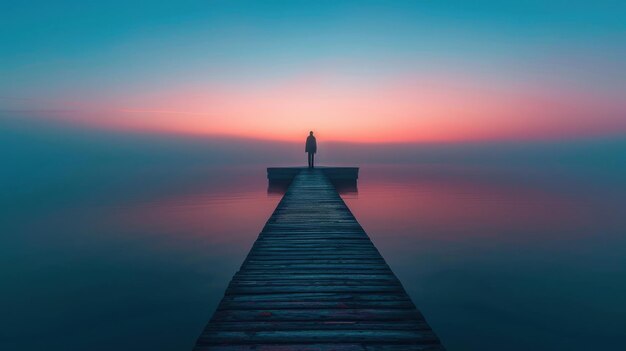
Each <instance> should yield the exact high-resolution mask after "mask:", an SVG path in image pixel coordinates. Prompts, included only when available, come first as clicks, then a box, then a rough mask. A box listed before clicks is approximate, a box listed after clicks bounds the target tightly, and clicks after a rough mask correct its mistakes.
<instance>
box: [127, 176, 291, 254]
mask: <svg viewBox="0 0 626 351" xmlns="http://www.w3.org/2000/svg"><path fill="white" fill-rule="evenodd" d="M257 173H258V174H257ZM227 178H228V179H226V180H224V181H219V182H218V181H215V180H213V179H210V178H209V179H207V180H206V182H205V183H204V184H200V185H199V186H198V187H196V188H190V189H188V190H187V191H184V192H182V193H175V194H171V195H168V196H164V197H160V198H156V199H153V200H151V201H148V202H141V203H136V204H131V205H129V206H125V207H123V208H119V209H118V211H116V212H115V217H116V221H118V222H119V223H121V224H122V225H124V226H126V227H127V228H132V229H133V230H135V231H137V232H138V233H143V235H159V233H166V234H167V235H175V236H176V238H177V239H184V238H188V239H191V240H202V241H205V242H206V241H208V242H210V243H212V244H218V243H219V244H228V243H230V244H233V245H238V246H239V245H241V246H242V247H249V246H250V245H251V244H252V242H253V241H254V239H255V238H256V236H257V235H258V233H259V232H260V231H261V229H262V228H263V225H264V224H265V222H266V221H267V219H268V218H269V216H270V215H271V213H272V211H273V210H274V207H275V206H276V204H277V203H278V201H279V200H280V197H279V196H274V195H268V194H267V188H266V184H265V182H266V180H265V177H264V172H262V173H259V172H255V173H253V174H249V173H248V174H246V170H241V171H235V172H233V175H232V176H230V177H227Z"/></svg>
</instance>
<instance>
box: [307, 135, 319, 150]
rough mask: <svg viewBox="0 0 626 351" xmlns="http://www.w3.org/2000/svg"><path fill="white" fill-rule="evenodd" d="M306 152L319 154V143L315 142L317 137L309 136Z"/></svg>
mask: <svg viewBox="0 0 626 351" xmlns="http://www.w3.org/2000/svg"><path fill="white" fill-rule="evenodd" d="M304 152H309V153H316V152H317V141H315V137H314V136H312V135H309V137H308V138H306V147H305V148H304Z"/></svg>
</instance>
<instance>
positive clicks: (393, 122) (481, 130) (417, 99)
mask: <svg viewBox="0 0 626 351" xmlns="http://www.w3.org/2000/svg"><path fill="white" fill-rule="evenodd" d="M366 83H367V82H363V84H358V82H351V81H346V80H342V79H335V78H334V77H330V78H328V77H326V78H319V77H317V76H311V77H300V78H298V79H293V80H288V81H283V82H279V83H276V84H273V85H270V86H260V85H259V86H246V87H245V88H241V87H229V86H208V87H207V86H199V87H183V88H172V90H167V91H157V92H149V93H145V94H138V95H136V96H131V97H127V98H126V100H125V101H115V102H110V103H107V104H96V105H94V106H95V107H93V108H91V109H90V112H77V113H69V114H67V115H65V116H62V117H61V119H65V120H68V121H70V122H72V123H77V124H82V125H86V126H89V127H96V128H107V129H114V130H121V131H135V132H164V133H176V134H186V135H226V136H237V137H245V138H254V139H269V140H282V141H300V140H301V139H302V138H303V135H304V136H306V135H307V134H308V131H309V130H313V131H315V132H316V135H318V136H320V137H321V138H323V139H324V140H327V141H346V142H374V143H376V142H457V141H481V140H502V139H506V140H511V139H516V140H517V139H522V140H528V139H530V140H532V139H542V138H554V137H556V138H561V137H577V136H594V135H603V134H607V133H616V132H626V118H623V117H624V116H626V103H624V102H616V101H612V100H611V99H609V98H605V97H603V96H601V95H591V94H582V93H577V92H561V91H559V92H555V91H554V90H548V89H543V90H542V89H537V88H534V87H525V88H519V87H518V88H517V89H502V88H501V87H499V86H498V85H497V84H487V83H485V82H481V81H476V80H471V79H460V78H458V77H454V78H448V79H445V78H442V77H437V78H433V77H431V78H428V77H415V78H412V79H395V80H387V81H381V82H371V84H366ZM111 106H119V107H114V108H112V107H111ZM597 117H601V118H597Z"/></svg>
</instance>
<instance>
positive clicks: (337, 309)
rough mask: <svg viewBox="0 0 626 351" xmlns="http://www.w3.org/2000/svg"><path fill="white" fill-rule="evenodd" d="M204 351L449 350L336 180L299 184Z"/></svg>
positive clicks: (258, 246)
mask: <svg viewBox="0 0 626 351" xmlns="http://www.w3.org/2000/svg"><path fill="white" fill-rule="evenodd" d="M195 350H196V351H199V350H205V351H208V350H224V351H243V350H256V351H263V350H276V351H286V350H306V351H315V350H317V351H329V350H334V351H353V350H359V351H367V350H381V351H399V350H407V351H411V350H443V347H442V346H441V344H440V342H439V339H438V338H437V336H436V335H435V334H434V333H433V332H432V330H431V328H430V327H429V326H428V324H427V323H426V321H425V320H424V317H423V316H422V315H421V313H420V312H419V311H418V310H417V309H416V308H415V305H414V304H413V302H412V301H411V299H410V298H409V296H408V295H407V294H406V292H405V290H404V288H403V287H402V284H401V283H400V281H399V280H398V278H397V277H396V276H395V274H393V272H392V271H391V269H390V268H389V266H388V265H387V263H386V262H385V260H384V259H383V258H382V256H381V255H380V253H379V252H378V249H376V247H375V246H374V244H373V243H372V242H371V241H370V240H369V238H368V236H367V234H366V233H365V231H364V230H363V228H362V227H361V226H360V225H359V223H358V222H357V221H356V219H355V218H354V216H353V215H352V213H351V212H350V210H349V209H348V207H347V206H346V205H345V203H344V202H343V200H342V199H341V197H340V196H339V195H338V193H337V191H336V190H335V189H334V187H333V185H332V184H331V183H330V181H329V180H328V179H327V178H326V176H324V174H323V173H322V172H320V171H319V170H302V171H299V173H297V175H295V176H294V179H293V181H292V183H291V185H290V186H289V188H288V189H287V192H286V193H285V195H284V197H283V199H282V200H281V201H280V203H279V204H278V206H277V208H276V210H275V211H274V213H273V214H272V215H271V216H270V218H269V219H268V221H267V223H266V224H265V226H264V227H263V230H262V231H261V233H260V234H259V237H258V238H257V241H256V242H255V243H254V245H253V246H252V248H251V250H250V252H249V254H248V256H247V257H246V259H245V260H244V263H243V264H242V266H241V268H240V269H239V271H238V272H237V273H236V274H235V275H234V277H233V279H232V280H231V282H230V284H229V286H228V288H227V289H226V292H225V294H224V298H223V299H222V301H221V302H220V304H219V306H218V308H217V310H216V311H215V313H214V314H213V317H212V318H211V321H210V322H209V324H208V325H207V326H206V328H205V330H204V332H203V333H202V334H201V335H200V337H199V339H198V341H197V344H196V348H195Z"/></svg>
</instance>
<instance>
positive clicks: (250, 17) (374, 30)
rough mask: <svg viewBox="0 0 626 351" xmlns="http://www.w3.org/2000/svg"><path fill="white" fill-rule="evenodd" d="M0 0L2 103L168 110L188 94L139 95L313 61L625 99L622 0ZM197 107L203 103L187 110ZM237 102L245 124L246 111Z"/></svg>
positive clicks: (354, 79)
mask: <svg viewBox="0 0 626 351" xmlns="http://www.w3.org/2000/svg"><path fill="white" fill-rule="evenodd" d="M0 6H1V7H0V43H1V45H0V76H1V77H2V79H1V80H0V108H1V109H3V110H5V111H6V110H10V111H16V110H29V111H33V110H47V111H49V110H59V109H60V110H65V109H67V110H75V109H79V110H94V109H102V108H104V107H115V108H127V107H128V108H136V109H139V108H140V109H145V110H153V109H164V108H167V109H168V110H170V109H171V110H177V109H180V105H185V103H182V102H181V103H180V104H179V105H176V106H165V107H164V106H161V105H159V106H151V102H150V101H151V100H150V99H146V98H145V96H146V94H148V95H150V94H153V95H158V96H169V95H168V94H170V95H171V94H174V93H173V92H177V91H182V90H185V91H188V90H190V89H198V87H206V86H211V87H215V86H217V87H219V89H227V90H228V89H232V90H235V91H236V90H238V89H239V90H245V89H249V88H250V87H254V89H253V90H262V89H264V87H266V86H270V87H271V86H272V85H273V84H274V83H275V82H277V81H281V80H291V79H298V78H294V77H303V76H304V77H308V76H309V75H318V74H320V72H324V74H327V75H333V76H339V77H340V79H339V85H340V86H342V87H343V88H344V90H346V91H352V90H356V89H357V88H358V87H359V86H361V85H364V84H370V85H374V84H377V83H378V82H381V81H382V82H385V81H398V80H403V79H405V78H406V77H414V76H425V75H427V76H429V77H438V76H442V75H445V76H446V79H452V80H458V81H462V82H472V86H474V85H476V84H479V85H488V86H490V87H492V88H493V89H494V90H501V88H502V87H504V88H505V89H509V90H511V91H514V92H515V93H519V92H524V93H526V92H529V91H533V90H535V89H539V88H540V89H544V90H546V91H549V92H550V94H552V93H558V94H559V96H561V95H563V96H561V98H562V99H564V100H570V101H575V100H578V99H577V96H579V95H584V96H588V97H589V100H590V101H591V102H590V103H589V105H590V106H598V105H602V106H606V107H607V111H608V112H602V113H600V114H601V115H602V114H604V115H610V117H606V118H605V117H603V116H600V117H598V116H595V117H594V118H599V119H601V120H602V119H603V118H605V119H606V121H604V122H601V123H603V124H602V125H603V127H602V128H604V129H612V130H615V128H616V127H619V128H621V127H622V125H621V124H620V123H618V122H616V121H617V120H618V118H617V117H615V116H616V115H620V116H621V113H622V112H624V106H623V104H622V103H621V102H620V101H622V100H623V99H624V97H625V96H626V94H625V91H626V4H625V3H624V2H620V1H594V2H590V1H523V2H501V1H471V2H466V1H393V2H390V1H314V2H313V1H176V2H165V1H106V2H89V3H87V2H82V1H54V2H49V1H20V2H4V3H3V4H2V5H0ZM333 82H334V80H333ZM463 84H465V83H463ZM225 87H226V88H225ZM323 88H324V87H322V88H320V89H323ZM360 98H361V99H362V100H366V98H363V97H360ZM559 101H560V100H559ZM242 103H246V101H243V102H242ZM561 104H562V102H561ZM575 107H576V106H574V107H573V108H572V109H575ZM198 109H199V110H201V112H202V113H205V112H206V111H205V109H201V108H194V109H192V110H193V111H192V112H194V113H195V112H197V111H196V110H198ZM583 109H584V108H583ZM589 109H591V107H590V108H589ZM187 112H189V111H187ZM291 112H292V113H297V108H296V111H291ZM198 113H200V112H198ZM407 113H408V112H407ZM233 114H235V115H236V116H237V117H241V119H242V123H245V121H246V118H245V116H242V115H243V114H245V113H243V112H240V111H239V112H237V113H234V112H233ZM562 115H563V113H555V114H554V116H549V117H548V118H554V119H555V120H559V119H563V118H564V117H562ZM621 117H623V116H621ZM81 118H83V119H90V118H93V119H96V118H98V117H93V116H87V114H84V115H83V116H81ZM372 118H377V117H376V116H373V117H372ZM398 118H400V117H398ZM503 118H517V117H503ZM577 118H578V119H580V118H581V117H577ZM589 118H591V117H589ZM210 122H211V121H208V122H207V123H210ZM477 122H481V120H477ZM230 128H231V129H232V128H233V127H230ZM225 130H230V129H225ZM235 132H236V131H235ZM235 134H236V133H235Z"/></svg>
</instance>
